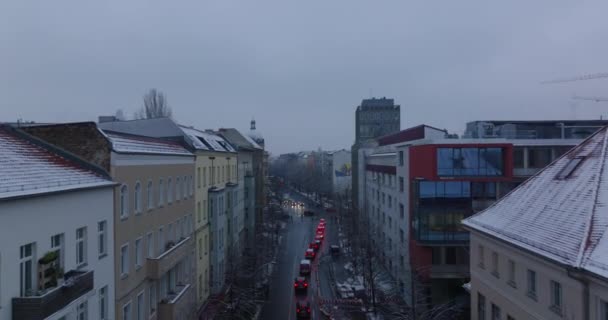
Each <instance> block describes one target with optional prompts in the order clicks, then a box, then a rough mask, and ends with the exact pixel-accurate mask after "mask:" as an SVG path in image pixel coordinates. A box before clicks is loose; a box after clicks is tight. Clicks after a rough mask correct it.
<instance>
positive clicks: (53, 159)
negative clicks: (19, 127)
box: [0, 126, 114, 200]
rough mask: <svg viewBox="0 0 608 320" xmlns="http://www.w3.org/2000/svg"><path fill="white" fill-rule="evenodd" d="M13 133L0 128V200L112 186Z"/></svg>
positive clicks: (66, 158) (65, 157)
mask: <svg viewBox="0 0 608 320" xmlns="http://www.w3.org/2000/svg"><path fill="white" fill-rule="evenodd" d="M56 151H57V150H54V148H53V147H52V146H50V145H46V144H44V143H43V142H41V141H40V140H37V139H35V138H32V137H29V136H28V135H26V134H24V133H21V132H18V131H16V130H15V129H12V128H8V127H2V126H0V200H7V199H10V198H15V197H24V196H34V195H39V194H45V193H52V192H63V191H70V190H77V189H85V188H95V187H103V186H112V185H113V184H114V183H113V182H112V181H110V180H109V179H107V178H106V177H104V176H103V175H102V174H100V173H97V172H95V171H93V170H91V169H90V168H89V167H88V166H90V165H88V164H86V163H81V162H79V161H77V160H75V159H74V157H73V156H70V155H68V154H63V155H62V154H60V153H58V152H56Z"/></svg>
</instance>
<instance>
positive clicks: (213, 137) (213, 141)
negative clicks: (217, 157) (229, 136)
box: [179, 125, 236, 152]
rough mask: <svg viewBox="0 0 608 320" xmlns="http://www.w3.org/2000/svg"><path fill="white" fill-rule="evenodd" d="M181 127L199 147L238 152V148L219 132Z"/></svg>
mask: <svg viewBox="0 0 608 320" xmlns="http://www.w3.org/2000/svg"><path fill="white" fill-rule="evenodd" d="M179 127H180V129H182V131H183V132H184V134H185V135H187V136H188V137H189V138H190V139H192V140H193V144H194V146H195V147H196V148H197V149H201V150H211V151H219V152H236V150H235V149H234V148H233V147H232V145H230V143H228V141H226V140H224V138H222V137H220V136H219V135H217V134H213V133H209V132H205V131H201V130H197V129H194V128H191V127H186V126H182V125H180V126H179Z"/></svg>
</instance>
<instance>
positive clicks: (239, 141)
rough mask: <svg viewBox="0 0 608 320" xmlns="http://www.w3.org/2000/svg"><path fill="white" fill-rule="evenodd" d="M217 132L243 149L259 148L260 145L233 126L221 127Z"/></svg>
mask: <svg viewBox="0 0 608 320" xmlns="http://www.w3.org/2000/svg"><path fill="white" fill-rule="evenodd" d="M219 134H220V135H221V136H222V137H223V138H224V139H226V140H228V142H230V143H231V144H232V145H233V146H236V147H238V148H244V149H259V150H261V149H262V147H260V145H258V144H257V142H255V141H253V139H251V137H249V136H248V135H245V134H243V133H241V132H240V131H238V130H237V129H234V128H221V129H219Z"/></svg>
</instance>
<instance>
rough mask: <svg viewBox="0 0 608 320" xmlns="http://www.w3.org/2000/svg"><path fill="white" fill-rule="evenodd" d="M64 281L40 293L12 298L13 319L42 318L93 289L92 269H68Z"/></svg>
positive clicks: (29, 319) (39, 319) (34, 319)
mask: <svg viewBox="0 0 608 320" xmlns="http://www.w3.org/2000/svg"><path fill="white" fill-rule="evenodd" d="M64 279H65V280H64V282H63V284H62V285H58V286H57V287H55V288H51V289H48V290H47V291H46V292H44V293H43V294H40V295H35V296H30V297H18V298H13V320H42V319H46V318H47V317H49V316H50V315H52V314H53V313H55V312H57V311H59V310H61V309H63V308H65V307H66V306H67V305H69V304H70V303H72V302H73V301H74V300H76V299H78V298H80V297H82V296H83V295H85V294H86V293H87V292H89V291H91V290H93V287H94V284H93V279H94V277H93V271H92V270H91V271H86V272H82V271H69V272H67V273H66V274H65V275H64Z"/></svg>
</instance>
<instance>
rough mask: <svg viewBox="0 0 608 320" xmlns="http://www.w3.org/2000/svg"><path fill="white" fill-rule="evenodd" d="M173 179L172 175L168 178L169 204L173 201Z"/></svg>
mask: <svg viewBox="0 0 608 320" xmlns="http://www.w3.org/2000/svg"><path fill="white" fill-rule="evenodd" d="M173 195H174V193H173V179H172V178H171V177H169V178H167V204H172V203H173Z"/></svg>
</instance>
